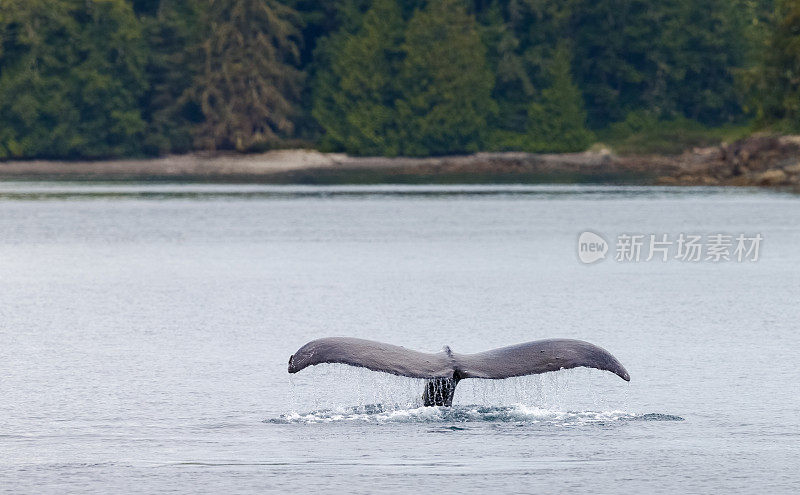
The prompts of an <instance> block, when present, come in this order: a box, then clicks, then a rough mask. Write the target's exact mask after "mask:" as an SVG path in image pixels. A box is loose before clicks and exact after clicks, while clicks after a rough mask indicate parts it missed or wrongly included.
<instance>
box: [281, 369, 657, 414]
mask: <svg viewBox="0 0 800 495" xmlns="http://www.w3.org/2000/svg"><path fill="white" fill-rule="evenodd" d="M424 383H425V380H421V379H415V378H407V377H400V376H394V375H389V374H386V373H376V372H373V371H369V370H366V369H363V368H355V367H351V366H346V365H337V364H324V365H319V366H314V367H312V368H309V369H307V370H304V371H303V373H300V374H297V375H294V376H293V377H292V379H291V391H290V402H289V403H290V404H291V406H290V407H291V412H289V413H286V414H283V415H281V417H280V418H278V419H276V420H274V421H277V422H287V423H320V422H336V421H367V422H377V423H385V422H440V421H441V422H453V421H455V422H464V421H500V422H503V421H522V422H551V423H558V424H564V425H569V424H582V423H591V422H602V421H616V420H620V419H636V418H637V417H638V416H637V415H636V414H634V413H630V412H626V411H628V409H629V408H628V384H627V383H625V382H622V381H621V380H620V379H619V378H618V377H616V376H615V375H612V374H610V373H607V372H603V371H599V370H594V369H588V368H578V369H572V370H562V371H559V372H555V373H545V374H543V375H532V376H524V377H517V378H509V379H506V380H476V379H466V380H462V381H461V382H460V383H459V384H458V387H457V388H456V394H455V399H454V402H453V407H451V408H440V407H421V406H422V390H423V386H424ZM298 411H312V412H298ZM639 416H641V415H639Z"/></svg>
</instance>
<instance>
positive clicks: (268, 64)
mask: <svg viewBox="0 0 800 495" xmlns="http://www.w3.org/2000/svg"><path fill="white" fill-rule="evenodd" d="M295 22H297V21H296V13H295V12H293V11H292V10H291V9H289V8H288V7H286V6H285V5H282V4H280V3H277V2H275V1H273V0H210V7H209V9H208V22H207V26H208V29H209V31H208V38H207V39H206V40H205V41H204V42H203V43H202V45H201V47H200V53H199V57H200V60H201V61H202V64H203V67H202V69H201V71H200V73H199V75H198V76H197V77H196V78H195V80H194V82H193V84H192V87H191V88H190V89H189V90H188V91H187V92H186V93H185V95H184V100H187V99H188V100H195V101H197V102H199V105H200V108H201V109H202V113H203V117H204V120H203V122H202V123H200V124H199V125H198V126H197V130H196V143H197V145H198V146H200V147H202V148H209V149H216V148H235V149H237V150H247V149H251V148H253V147H254V146H263V145H268V144H270V143H274V142H276V141H278V140H280V139H282V138H285V137H288V136H290V135H291V133H292V130H293V128H294V123H293V121H292V119H293V117H294V115H295V113H296V108H295V104H296V100H297V99H298V97H299V95H300V92H301V83H302V74H301V72H300V70H298V68H297V67H296V62H297V58H298V56H299V52H298V39H297V38H298V30H297V27H296V26H295Z"/></svg>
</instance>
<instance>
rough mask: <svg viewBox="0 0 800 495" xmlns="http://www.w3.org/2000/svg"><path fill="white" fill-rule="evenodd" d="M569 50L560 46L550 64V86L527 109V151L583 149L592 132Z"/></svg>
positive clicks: (589, 140) (587, 144) (589, 141)
mask: <svg viewBox="0 0 800 495" xmlns="http://www.w3.org/2000/svg"><path fill="white" fill-rule="evenodd" d="M570 62H571V57H570V50H568V49H567V47H566V45H565V44H562V45H560V46H559V47H558V48H557V49H556V50H555V52H554V54H553V59H552V60H551V61H550V63H549V69H548V73H549V83H550V85H549V87H548V88H547V89H545V90H543V91H542V93H541V98H540V99H538V100H537V101H535V102H534V103H533V104H531V106H530V109H529V111H528V137H527V142H526V146H525V148H526V151H533V152H543V151H544V152H570V151H583V150H585V149H586V148H587V147H588V146H589V145H590V144H591V142H592V138H593V135H592V133H591V132H590V131H588V130H587V129H586V111H585V110H584V107H583V99H582V95H581V92H580V90H579V89H578V87H577V86H576V85H575V83H574V82H573V81H572V74H571V71H570V65H571V64H570Z"/></svg>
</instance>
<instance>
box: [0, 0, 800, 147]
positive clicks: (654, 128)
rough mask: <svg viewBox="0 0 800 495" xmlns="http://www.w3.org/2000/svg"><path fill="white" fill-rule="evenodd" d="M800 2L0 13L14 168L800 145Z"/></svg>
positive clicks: (9, 5)
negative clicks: (247, 157)
mask: <svg viewBox="0 0 800 495" xmlns="http://www.w3.org/2000/svg"><path fill="white" fill-rule="evenodd" d="M798 33H800V0H708V1H706V2H700V3H698V2H693V1H690V0H660V1H656V0H412V1H404V2H400V1H399V0H337V1H331V2H313V1H310V0H180V1H179V0H3V1H2V2H0V159H15V158H37V157H41V158H67V159H78V158H107V157H121V156H147V155H159V154H165V153H181V152H187V151H192V150H216V149H232V150H238V151H263V150H265V149H270V148H281V147H287V146H294V147H296V146H297V145H298V144H301V145H304V146H307V147H313V148H317V149H320V150H324V151H344V152H348V153H350V154H354V155H382V156H397V155H405V156H430V155H446V154H455V153H467V152H473V151H513V150H519V151H528V152H570V151H582V150H585V149H587V148H588V147H589V146H590V145H592V144H593V143H602V145H605V146H607V147H610V148H612V149H613V150H614V151H615V152H617V153H622V154H626V153H660V154H669V153H677V152H680V151H682V150H683V149H686V148H690V147H695V146H707V145H712V144H716V143H718V142H720V141H730V140H734V139H737V138H740V137H743V136H744V135H747V134H748V133H751V132H754V131H758V130H763V129H769V130H774V131H777V132H797V131H798V130H800V82H799V81H800V34H798Z"/></svg>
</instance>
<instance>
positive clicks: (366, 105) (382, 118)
mask: <svg viewBox="0 0 800 495" xmlns="http://www.w3.org/2000/svg"><path fill="white" fill-rule="evenodd" d="M403 30H404V22H403V17H402V14H401V11H400V8H399V6H398V4H397V2H396V1H394V0H376V1H375V2H374V4H373V6H372V7H371V8H370V9H369V10H368V11H367V12H366V14H365V15H364V17H363V20H362V22H361V26H360V27H359V29H358V30H357V31H356V32H355V33H354V34H352V35H350V34H349V33H347V31H343V32H342V33H341V34H339V35H338V36H336V37H334V38H332V39H331V40H329V41H328V46H327V50H329V52H328V53H329V54H330V55H331V59H330V65H329V68H328V69H327V70H323V71H320V72H319V73H318V74H317V77H316V78H315V79H316V80H315V89H316V91H315V95H314V107H313V116H314V117H315V118H316V120H317V122H318V123H319V125H320V126H321V127H322V128H323V129H324V131H325V135H324V137H323V140H324V141H323V142H324V143H326V147H328V148H334V149H344V150H346V151H348V152H350V153H354V154H373V155H375V154H384V155H395V154H397V153H398V152H399V142H398V135H397V115H396V112H395V100H396V99H397V98H398V97H399V96H400V88H399V86H398V80H397V79H398V72H399V63H400V61H401V57H402V53H401V51H400V50H401V46H402V40H403Z"/></svg>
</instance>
